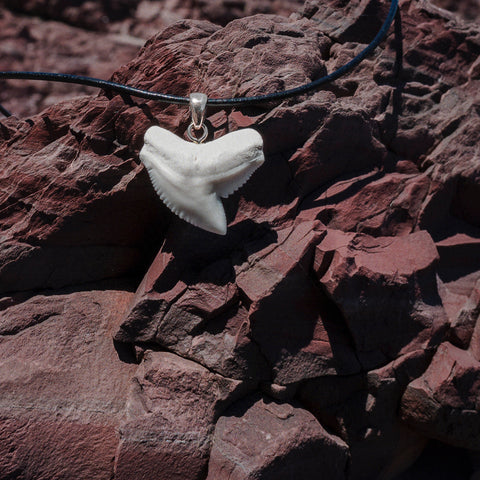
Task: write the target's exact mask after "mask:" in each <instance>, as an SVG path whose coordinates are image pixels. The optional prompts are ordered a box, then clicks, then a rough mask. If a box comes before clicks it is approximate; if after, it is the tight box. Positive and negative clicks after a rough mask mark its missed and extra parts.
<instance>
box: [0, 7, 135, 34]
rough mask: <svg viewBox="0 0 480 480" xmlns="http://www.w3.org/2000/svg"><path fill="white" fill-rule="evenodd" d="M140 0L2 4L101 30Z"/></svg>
mask: <svg viewBox="0 0 480 480" xmlns="http://www.w3.org/2000/svg"><path fill="white" fill-rule="evenodd" d="M139 1H140V0H113V1H110V2H108V3H104V2H100V1H98V0H93V1H92V0H90V1H88V2H77V1H75V0H67V1H63V0H62V2H58V1H53V2H51V1H48V0H28V1H22V0H20V1H12V0H5V1H4V2H3V5H5V6H6V7H8V8H11V9H12V10H16V11H17V12H21V13H23V14H27V15H35V16H39V17H43V18H49V19H56V20H62V21H64V22H66V23H70V24H73V25H76V26H78V27H83V28H87V29H98V30H103V29H105V28H106V26H107V24H108V23H109V22H110V21H115V20H120V19H122V18H124V17H126V16H128V15H131V14H132V13H133V12H134V11H135V7H136V6H137V5H138V3H139Z"/></svg>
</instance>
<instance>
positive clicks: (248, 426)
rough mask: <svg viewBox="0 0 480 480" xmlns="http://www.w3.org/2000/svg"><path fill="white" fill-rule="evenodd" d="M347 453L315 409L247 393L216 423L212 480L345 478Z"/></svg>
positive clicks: (209, 473)
mask: <svg viewBox="0 0 480 480" xmlns="http://www.w3.org/2000/svg"><path fill="white" fill-rule="evenodd" d="M347 458H348V447H347V445H346V444H345V443H344V442H342V441H341V440H340V439H339V438H337V437H335V436H334V435H330V434H329V433H327V432H326V430H325V429H324V428H323V427H322V426H321V425H320V424H319V423H318V421H317V420H316V419H315V417H314V416H313V415H312V414H311V413H309V412H307V411H306V410H304V409H302V408H299V407H298V406H294V405H289V404H281V403H277V402H274V401H272V400H271V399H268V398H256V397H254V398H247V399H245V400H243V401H242V402H239V403H237V404H236V405H235V407H233V408H231V409H229V410H228V411H227V412H225V416H223V417H221V418H220V419H219V420H218V422H217V425H216V428H215V436H214V446H213V449H212V453H211V455H210V462H209V465H208V476H207V479H208V480H217V479H218V480H221V479H225V478H229V479H231V480H244V479H245V480H246V479H249V480H250V479H252V480H253V479H257V478H263V479H265V480H267V479H268V480H273V479H277V478H282V479H285V480H290V479H291V480H293V479H298V480H310V479H312V478H317V477H318V476H319V474H321V476H322V477H323V478H331V479H343V478H345V469H346V466H347V465H346V464H347Z"/></svg>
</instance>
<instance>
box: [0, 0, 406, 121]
mask: <svg viewBox="0 0 480 480" xmlns="http://www.w3.org/2000/svg"><path fill="white" fill-rule="evenodd" d="M397 8H398V0H391V5H390V10H389V12H388V15H387V18H386V19H385V21H384V22H383V25H382V27H381V28H380V30H379V31H378V33H377V35H376V36H375V38H374V39H373V40H372V41H371V42H370V43H369V45H368V46H367V47H365V48H364V49H363V50H362V51H361V52H360V53H359V54H358V55H356V56H355V57H354V58H352V60H350V61H349V62H348V63H346V64H345V65H343V66H342V67H340V68H338V69H337V70H335V71H333V72H332V73H330V74H328V75H325V76H323V77H321V78H318V79H317V80H314V81H313V82H310V83H306V84H305V85H301V86H299V87H295V88H291V89H289V90H284V91H282V92H274V93H269V94H267V95H259V96H255V97H240V98H209V99H208V100H207V106H208V105H211V106H213V105H215V106H218V107H240V106H241V107H246V106H252V105H259V104H261V103H267V102H275V101H279V100H284V99H286V98H290V97H294V96H297V95H302V94H304V93H308V92H311V91H312V90H315V89H317V88H319V87H320V86H322V85H325V84H326V83H329V82H333V81H334V80H337V79H338V78H340V77H342V76H343V75H345V74H346V73H348V72H349V71H351V70H352V69H353V68H355V67H356V66H357V65H358V64H359V63H361V62H362V61H363V60H364V59H365V58H366V57H367V56H368V55H370V53H372V52H373V50H375V48H376V47H377V46H378V45H379V44H380V42H381V41H382V40H383V39H384V38H385V36H386V35H387V32H388V30H389V28H390V26H391V25H392V22H393V20H394V19H395V14H396V13H397ZM2 78H4V79H23V80H44V81H50V82H61V83H76V84H79V85H87V86H90V87H96V88H101V89H104V90H111V91H115V92H119V93H123V94H127V95H131V96H133V97H140V98H145V99H147V100H156V101H159V102H164V103H174V104H178V105H188V104H189V102H190V99H189V98H188V97H179V96H177V95H169V94H167V93H157V92H150V91H148V90H142V89H140V88H135V87H129V86H127V85H122V84H120V83H115V82H110V81H108V80H102V79H99V78H92V77H85V76H82V75H70V74H66V73H51V72H28V71H27V72H23V71H6V72H0V79H2ZM0 111H1V112H2V113H3V114H4V115H6V116H10V113H9V112H8V111H7V110H6V109H4V108H3V107H1V109H0Z"/></svg>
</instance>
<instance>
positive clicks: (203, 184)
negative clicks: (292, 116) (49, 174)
mask: <svg viewBox="0 0 480 480" xmlns="http://www.w3.org/2000/svg"><path fill="white" fill-rule="evenodd" d="M397 8H398V0H391V5H390V10H389V12H388V15H387V18H386V20H385V21H384V23H383V25H382V27H381V28H380V30H379V31H378V33H377V35H376V36H375V38H374V39H373V40H372V41H371V42H370V44H369V45H368V46H367V47H366V48H364V49H363V50H362V51H361V52H360V53H359V54H358V55H357V56H355V57H354V58H353V59H352V60H350V61H349V62H348V63H346V64H345V65H343V66H342V67H340V68H339V69H337V70H335V71H334V72H332V73H330V74H328V75H325V76H323V77H321V78H319V79H317V80H314V81H313V82H310V83H307V84H305V85H301V86H299V87H296V88H292V89H289V90H284V91H281V92H274V93H270V94H267V95H259V96H254V97H240V98H210V99H208V98H207V96H206V95H205V94H203V93H191V94H190V97H189V98H187V97H179V96H176V95H168V94H164V93H157V92H150V91H148V90H141V89H139V88H135V87H129V86H127V85H122V84H120V83H115V82H110V81H107V80H101V79H98V78H91V77H84V76H80V75H69V74H63V73H49V72H21V71H20V72H16V71H15V72H9V71H7V72H0V79H2V78H4V79H25V80H46V81H54V82H64V83H77V84H81V85H88V86H91V87H97V88H101V89H104V90H108V91H115V92H119V93H120V94H123V95H131V96H134V97H141V98H144V99H147V100H156V101H159V102H164V103H169V104H172V103H173V104H180V105H185V104H189V105H190V111H191V117H192V121H191V123H190V125H189V127H188V128H187V132H186V136H187V138H188V139H189V140H190V142H187V141H185V140H183V139H182V138H180V137H177V136H176V135H174V134H173V133H171V132H169V131H168V130H165V129H164V128H161V127H158V126H153V127H150V128H149V129H148V130H147V131H146V133H145V144H144V146H143V148H142V149H141V151H140V160H141V161H142V163H143V164H144V165H145V167H146V169H147V171H148V174H149V176H150V180H151V181H152V184H153V187H154V189H155V191H156V192H157V193H158V195H159V196H160V198H161V199H162V200H163V202H164V203H165V204H166V205H167V207H169V208H170V210H172V211H173V212H174V213H175V214H177V215H178V216H179V217H181V218H182V219H184V220H186V221H187V222H189V223H192V224H193V225H196V226H197V227H200V228H203V229H204V230H208V231H210V232H213V233H217V234H220V235H224V234H225V233H226V231H227V219H226V216H225V211H224V209H223V204H222V202H221V199H220V198H221V197H222V198H226V197H228V196H229V195H230V194H231V193H233V192H234V191H235V190H237V189H238V188H240V187H241V186H242V185H243V184H244V183H245V182H246V181H247V180H248V179H249V178H250V176H251V175H252V174H253V172H254V171H255V170H256V169H257V168H258V167H259V166H260V165H262V164H263V162H264V155H263V139H262V137H261V136H260V134H259V133H258V132H257V131H256V130H253V129H251V128H247V129H243V130H238V131H235V132H231V133H228V134H227V135H224V136H223V137H220V138H217V139H215V140H213V141H210V142H207V143H203V142H204V141H205V140H206V139H207V137H208V129H207V127H206V125H205V123H204V117H205V110H206V107H207V105H211V106H218V107H243V106H251V105H259V104H263V103H267V102H275V101H279V100H284V99H286V98H290V97H293V96H297V95H301V94H304V93H307V92H310V91H312V90H314V89H317V88H318V87H320V86H321V85H324V84H326V83H328V82H332V81H334V80H336V79H337V78H339V77H341V76H342V75H345V74H346V73H347V72H349V71H350V70H352V69H353V68H354V67H355V66H357V65H358V64H359V63H360V62H361V61H362V60H363V59H364V58H365V57H367V56H368V55H369V54H370V53H371V52H372V51H373V50H374V49H375V48H376V47H377V46H378V45H379V43H380V42H381V41H382V40H383V39H384V38H385V36H386V34H387V32H388V29H389V28H390V26H391V24H392V22H393V20H394V18H395V15H396V13H397ZM0 111H1V112H2V113H3V114H4V115H6V116H10V115H11V114H10V112H8V111H7V110H6V109H5V108H3V107H2V106H1V105H0Z"/></svg>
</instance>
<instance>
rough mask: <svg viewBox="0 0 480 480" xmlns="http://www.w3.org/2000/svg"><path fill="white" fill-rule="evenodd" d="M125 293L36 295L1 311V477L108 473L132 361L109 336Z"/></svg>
mask: <svg viewBox="0 0 480 480" xmlns="http://www.w3.org/2000/svg"><path fill="white" fill-rule="evenodd" d="M131 296H132V294H131V293H129V292H122V291H105V290H103V291H91V292H76V293H71V294H68V295H53V296H35V297H33V298H31V299H30V300H27V301H26V302H24V303H22V304H20V305H14V306H12V307H10V308H7V309H6V310H4V311H3V312H2V314H1V325H2V326H1V336H0V388H1V391H2V396H1V400H0V418H1V421H0V476H1V477H2V478H13V477H14V478H32V479H33V478H35V479H38V480H40V479H45V480H47V479H53V478H55V479H65V480H67V479H68V478H78V479H85V480H87V479H102V480H103V479H107V478H111V475H112V472H113V458H114V456H115V452H116V449H117V445H118V443H119V441H120V435H119V432H118V428H119V424H120V422H121V418H122V416H123V409H124V405H125V402H126V399H127V393H128V386H129V382H130V378H131V376H132V375H133V374H134V372H135V370H136V368H137V366H136V365H135V364H133V363H132V359H131V357H129V356H128V352H123V353H122V355H121V359H120V358H119V352H117V351H116V350H115V348H114V345H113V343H112V341H111V336H112V332H113V331H114V330H115V328H117V325H118V319H119V316H120V315H122V314H123V311H124V310H125V308H127V305H128V302H129V301H130V299H131Z"/></svg>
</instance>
